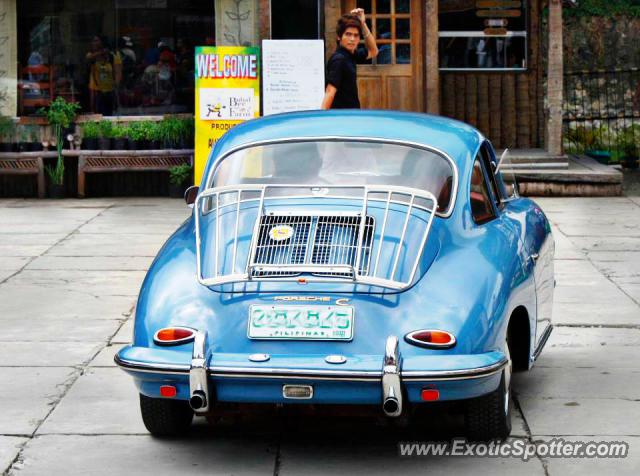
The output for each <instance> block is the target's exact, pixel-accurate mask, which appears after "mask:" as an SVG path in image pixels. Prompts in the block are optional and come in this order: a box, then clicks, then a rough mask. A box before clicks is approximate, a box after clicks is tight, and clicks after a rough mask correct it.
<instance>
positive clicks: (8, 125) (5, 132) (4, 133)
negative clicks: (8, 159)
mask: <svg viewBox="0 0 640 476" xmlns="http://www.w3.org/2000/svg"><path fill="white" fill-rule="evenodd" d="M15 131H16V124H15V122H13V119H12V118H10V117H8V116H0V152H13V151H14V145H13V142H12V141H13V136H14V134H15Z"/></svg>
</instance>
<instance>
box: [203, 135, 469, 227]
mask: <svg viewBox="0 0 640 476" xmlns="http://www.w3.org/2000/svg"><path fill="white" fill-rule="evenodd" d="M322 141H326V142H340V141H344V142H371V143H374V144H391V145H400V146H405V147H413V148H414V149H421V150H426V151H428V152H432V153H434V154H437V155H440V156H441V157H442V158H444V159H445V160H447V161H449V163H450V165H451V168H452V170H453V183H452V184H451V199H450V200H449V206H448V208H447V210H446V212H445V213H442V212H438V211H436V216H439V217H440V218H448V217H450V216H451V214H452V213H453V209H454V207H455V204H456V199H457V197H458V180H459V174H458V167H457V166H456V163H455V161H454V160H453V159H452V158H451V156H450V155H449V154H447V153H446V152H444V151H443V150H440V149H438V148H436V147H432V146H429V145H425V144H421V143H418V142H413V141H405V140H397V139H384V138H380V137H367V136H306V137H305V136H297V137H287V138H283V139H268V140H262V141H253V142H247V143H245V144H242V145H238V146H235V147H232V148H231V149H229V150H228V151H227V152H225V153H224V154H223V155H221V156H220V157H219V158H217V159H215V160H214V162H213V164H212V166H211V170H209V174H208V175H207V178H206V180H205V182H204V183H205V187H204V190H200V193H202V192H203V191H206V190H211V189H212V188H213V186H212V185H213V177H214V176H215V173H216V171H217V169H218V167H219V166H220V163H221V162H222V161H223V160H224V159H226V158H227V157H229V156H230V155H231V154H234V153H235V152H238V151H240V150H242V149H248V148H250V147H258V146H262V145H273V144H288V143H291V142H322ZM242 185H245V184H236V185H224V186H223V187H218V188H224V187H236V188H238V187H239V186H242ZM267 185H268V184H267ZM306 185H307V186H311V185H313V184H306ZM365 185H366V184H363V185H362V186H365ZM318 186H319V187H320V188H323V185H322V184H320V185H318ZM331 186H332V187H335V188H339V187H340V185H331ZM420 190H423V189H420ZM423 191H426V192H429V193H431V192H430V191H429V190H423ZM282 198H285V197H282Z"/></svg>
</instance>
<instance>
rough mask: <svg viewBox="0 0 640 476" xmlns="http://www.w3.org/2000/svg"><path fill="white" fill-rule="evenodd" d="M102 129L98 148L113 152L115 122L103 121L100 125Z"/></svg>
mask: <svg viewBox="0 0 640 476" xmlns="http://www.w3.org/2000/svg"><path fill="white" fill-rule="evenodd" d="M98 127H99V128H100V139H98V147H99V148H100V150H111V149H112V142H113V141H112V140H111V139H113V122H111V121H107V120H102V121H100V122H99V123H98Z"/></svg>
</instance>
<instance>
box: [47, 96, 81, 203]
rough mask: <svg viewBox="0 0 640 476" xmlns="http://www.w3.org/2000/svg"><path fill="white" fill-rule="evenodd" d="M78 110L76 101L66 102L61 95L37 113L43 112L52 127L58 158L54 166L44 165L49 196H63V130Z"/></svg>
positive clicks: (69, 124)
mask: <svg viewBox="0 0 640 476" xmlns="http://www.w3.org/2000/svg"><path fill="white" fill-rule="evenodd" d="M79 110H80V106H79V105H78V104H76V103H70V102H67V101H66V100H65V99H64V98H63V97H57V98H55V99H54V100H53V101H52V102H51V104H49V107H47V108H41V109H39V110H38V112H39V113H41V114H42V113H44V115H45V116H46V117H47V120H48V121H49V124H50V125H51V127H52V129H53V135H54V139H55V142H56V149H57V151H58V159H57V161H56V165H55V167H51V166H49V165H47V166H45V171H46V172H47V175H48V176H49V183H50V196H51V197H52V198H62V197H63V196H64V185H63V181H64V158H63V157H62V145H63V137H62V134H63V131H64V130H65V129H67V128H68V127H69V126H71V123H72V122H73V120H74V119H75V117H76V114H77V113H78V111H79Z"/></svg>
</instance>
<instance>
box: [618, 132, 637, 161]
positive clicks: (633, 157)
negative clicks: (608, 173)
mask: <svg viewBox="0 0 640 476" xmlns="http://www.w3.org/2000/svg"><path fill="white" fill-rule="evenodd" d="M620 147H621V149H622V154H623V156H622V166H623V167H626V168H628V169H637V168H638V161H639V160H640V159H639V157H640V125H639V124H634V125H632V126H629V127H625V128H624V129H623V130H622V132H621V133H620Z"/></svg>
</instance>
